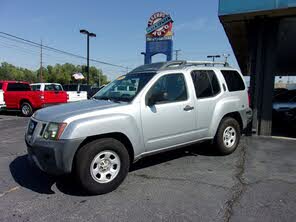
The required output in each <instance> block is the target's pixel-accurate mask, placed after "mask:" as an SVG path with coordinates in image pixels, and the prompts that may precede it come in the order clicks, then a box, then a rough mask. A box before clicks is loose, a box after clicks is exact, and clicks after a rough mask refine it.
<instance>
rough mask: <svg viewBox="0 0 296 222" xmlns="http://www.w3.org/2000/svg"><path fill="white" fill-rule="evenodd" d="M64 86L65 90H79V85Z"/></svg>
mask: <svg viewBox="0 0 296 222" xmlns="http://www.w3.org/2000/svg"><path fill="white" fill-rule="evenodd" d="M63 88H64V90H65V91H77V89H78V85H64V86H63Z"/></svg>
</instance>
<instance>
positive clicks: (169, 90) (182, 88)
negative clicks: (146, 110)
mask: <svg viewBox="0 0 296 222" xmlns="http://www.w3.org/2000/svg"><path fill="white" fill-rule="evenodd" d="M147 97H148V98H152V99H153V100H154V102H155V104H158V103H171V102H179V101H184V100H187V90H186V83H185V78H184V75H183V74H168V75H165V76H162V77H161V78H160V79H158V80H157V82H156V83H155V84H154V85H153V86H152V87H151V89H150V90H149V92H148V93H147Z"/></svg>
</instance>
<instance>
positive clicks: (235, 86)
mask: <svg viewBox="0 0 296 222" xmlns="http://www.w3.org/2000/svg"><path fill="white" fill-rule="evenodd" d="M221 72H222V74H223V76H224V79H225V81H226V84H227V87H228V90H229V92H233V91H241V90H245V88H246V87H245V84H244V81H243V80H242V78H241V76H240V74H239V73H238V72H237V71H233V70H223V71H221Z"/></svg>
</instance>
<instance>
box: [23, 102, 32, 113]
mask: <svg viewBox="0 0 296 222" xmlns="http://www.w3.org/2000/svg"><path fill="white" fill-rule="evenodd" d="M21 112H22V115H23V116H25V117H29V116H32V114H33V108H32V106H31V104H30V103H29V102H23V103H22V105H21Z"/></svg>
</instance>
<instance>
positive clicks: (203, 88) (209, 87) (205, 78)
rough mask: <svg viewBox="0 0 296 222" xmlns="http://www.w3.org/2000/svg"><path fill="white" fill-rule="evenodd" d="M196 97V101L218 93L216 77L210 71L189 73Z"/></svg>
mask: <svg viewBox="0 0 296 222" xmlns="http://www.w3.org/2000/svg"><path fill="white" fill-rule="evenodd" d="M191 77H192V80H193V83H194V88H195V93H196V97H197V98H198V99H201V98H207V97H213V96H215V95H217V94H218V93H219V92H220V85H219V81H218V79H217V76H216V74H215V72H214V71H212V70H196V71H193V72H192V73H191Z"/></svg>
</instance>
